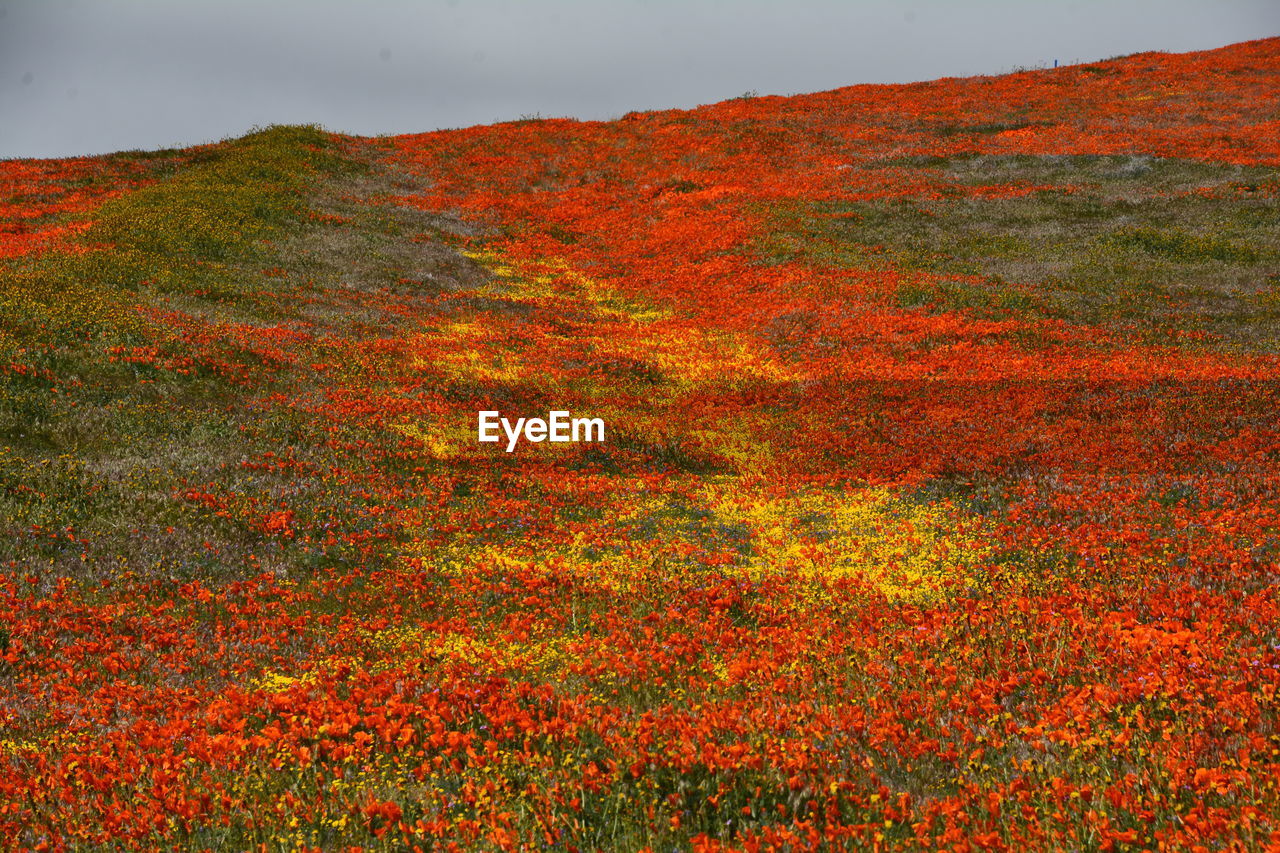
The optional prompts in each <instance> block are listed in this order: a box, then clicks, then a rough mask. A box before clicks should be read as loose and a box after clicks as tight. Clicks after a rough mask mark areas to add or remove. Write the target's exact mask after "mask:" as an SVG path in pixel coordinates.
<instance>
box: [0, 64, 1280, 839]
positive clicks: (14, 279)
mask: <svg viewBox="0 0 1280 853" xmlns="http://www.w3.org/2000/svg"><path fill="white" fill-rule="evenodd" d="M1278 103H1280V39H1270V40H1265V41H1257V42H1250V43H1245V44H1241V45H1235V46H1231V47H1228V48H1224V49H1221V50H1216V51H1210V52H1205V53H1195V54H1183V55H1168V54H1138V55H1133V56H1129V57H1121V58H1117V59H1113V60H1109V61H1107V62H1100V63H1093V64H1088V65H1076V66H1069V67H1064V68H1058V69H1052V70H1039V71H1029V72H1022V73H1016V74H1010V75H1006V76H1001V77H986V78H971V79H948V80H939V81H934V82H930V83H920V84H912V85H904V86H856V87H851V88H846V89H839V90H835V91H831V92H824V93H818V94H813V95H802V96H795V97H789V98H778V97H751V98H742V99H736V100H733V101H727V102H724V103H720V104H714V105H709V106H705V107H701V108H698V109H695V110H689V111H675V110H672V111H663V112H650V113H637V114H628V115H627V116H624V117H623V118H621V119H620V120H618V121H613V122H577V121H570V120H562V119H536V120H526V121H519V122H511V123H506V124H499V125H493V126H485V127H473V128H467V129H461V130H450V131H439V132H434V133H426V134H421V135H413V136H395V137H380V138H353V137H349V136H343V135H340V134H333V133H327V132H324V131H321V130H319V129H317V128H312V127H271V128H267V129H264V130H260V131H255V132H254V133H251V134H249V135H247V136H245V137H243V138H240V139H233V140H227V141H224V142H220V143H217V144H211V145H205V146H199V147H196V148H191V149H186V150H172V151H159V152H137V151H135V152H122V153H119V154H113V155H108V156H103V157H94V158H81V159H75V160H44V161H0V614H3V623H2V626H3V627H2V628H0V768H3V770H4V772H3V773H0V838H4V839H5V841H6V844H7V846H8V847H10V848H13V849H31V848H35V849H41V846H42V845H43V849H65V850H91V849H103V848H104V847H105V846H107V845H118V846H119V847H121V848H126V849H192V850H203V849H208V850H223V849H228V850H231V849H306V848H311V849H314V848H320V849H332V848H336V847H347V846H351V847H356V848H360V849H370V850H407V849H423V850H427V849H459V850H463V849H526V848H546V849H566V850H574V849H576V850H595V849H601V850H640V849H645V848H651V849H663V850H668V849H672V848H673V847H674V848H677V849H688V848H695V849H707V850H717V849H749V850H755V849H770V848H772V849H829V848H831V847H835V848H844V847H864V848H868V849H870V848H873V847H874V848H878V849H924V848H935V847H942V846H947V847H953V848H954V849H969V848H972V847H979V848H984V849H986V848H990V849H1005V850H1014V851H1018V850H1028V849H1079V850H1094V849H1098V850H1111V849H1142V848H1153V849H1154V848H1156V847H1162V848H1168V849H1194V848H1195V847H1196V846H1197V845H1202V846H1203V848H1204V849H1259V850H1261V849H1266V848H1268V847H1269V846H1270V845H1280V784H1278V783H1277V780H1278V779H1280V727H1278V726H1277V695H1276V694H1277V690H1276V685H1277V668H1280V602H1278V601H1277V596H1276V584H1277V582H1278V580H1280V534H1277V530H1280V421H1277V418H1276V414H1275V413H1276V411H1277V406H1278V405H1280V388H1278V386H1277V384H1276V380H1277V379H1278V378H1280V202H1278V201H1277V198H1278V196H1280V109H1278V108H1277V104H1278ZM490 411H493V412H499V413H501V415H502V416H505V417H509V418H510V419H511V421H512V422H514V421H515V420H516V419H517V418H534V417H539V418H549V417H550V416H549V413H550V412H554V411H565V412H569V413H572V416H574V417H582V418H592V419H595V418H598V419H600V421H601V422H602V423H603V425H604V433H605V434H604V440H603V441H586V440H582V441H566V442H559V443H552V442H550V441H543V442H536V441H532V440H529V434H528V433H526V434H525V435H526V438H525V439H524V440H515V441H512V442H510V445H509V444H508V441H507V439H506V438H505V437H503V438H502V440H501V441H496V442H493V443H489V442H481V441H479V440H478V433H477V430H478V427H479V424H478V419H479V418H480V417H481V413H483V412H490ZM509 446H510V450H508V447H509ZM966 845H967V846H966Z"/></svg>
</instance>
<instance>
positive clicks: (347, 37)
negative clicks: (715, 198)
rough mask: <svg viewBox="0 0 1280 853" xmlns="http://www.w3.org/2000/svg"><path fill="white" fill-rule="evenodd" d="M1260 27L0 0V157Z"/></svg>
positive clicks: (850, 4) (504, 116)
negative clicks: (271, 126)
mask: <svg viewBox="0 0 1280 853" xmlns="http://www.w3.org/2000/svg"><path fill="white" fill-rule="evenodd" d="M1273 35H1280V2H1278V0H967V2H963V1H962V0H946V1H945V2H944V0H777V1H776V2H766V0H418V2H410V0H352V2H334V0H0V157H55V156H67V155H72V154H96V153H103V152H107V151H117V150H121V149H128V148H162V147H168V146H178V145H189V144H194V143H200V142H207V141H213V140H217V139H222V138H224V137H227V136H237V135H239V134H241V133H243V132H244V131H246V130H248V129H249V128H250V127H252V126H254V125H266V124H271V123H296V122H315V123H319V124H322V125H324V126H325V127H327V128H330V129H332V130H341V131H347V132H351V133H359V134H378V133H406V132H419V131H426V130H433V129H436V128H442V127H463V126H467V125H472V124H487V123H490V122H494V121H506V120H510V119H515V118H520V117H521V116H525V115H532V114H541V115H544V116H575V117H578V118H584V119H608V118H615V117H617V116H620V115H622V114H623V113H625V112H627V111H629V110H643V109H659V108H666V107H690V106H695V105H698V104H704V103H710V102H713V101H719V100H723V99H725V98H731V97H734V96H736V95H741V94H742V93H744V92H746V91H748V90H754V91H756V92H759V93H760V94H780V95H787V94H793V93H797V92H812V91H819V90H823V89H832V88H836V87H839V86H846V85H850V84H854V83H890V82H907V81H914V80H928V79H933V78H936V77H947V76H964V75H971V74H994V73H1000V72H1003V71H1008V70H1010V69H1012V68H1014V67H1015V66H1027V67H1030V66H1038V65H1051V64H1052V63H1053V61H1054V60H1055V59H1057V60H1059V61H1061V62H1063V63H1068V62H1074V61H1082V62H1087V61H1091V60H1096V59H1103V58H1106V57H1109V56H1114V55H1117V54H1124V53H1134V52H1137V51H1143V50H1171V51H1186V50H1201V49H1206V48H1213V47H1220V46H1222V45H1225V44H1231V43H1233V42H1238V41H1245V40H1248V39H1255V38H1262V37H1266V36H1273Z"/></svg>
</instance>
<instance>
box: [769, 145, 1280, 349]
mask: <svg viewBox="0 0 1280 853" xmlns="http://www.w3.org/2000/svg"><path fill="white" fill-rule="evenodd" d="M864 168H865V169H866V170H869V171H876V170H886V171H891V172H892V174H893V176H894V178H895V180H901V179H902V178H903V177H904V173H906V175H907V176H909V177H912V178H913V179H914V180H925V181H928V182H929V183H930V184H931V185H936V186H937V187H938V190H937V196H938V197H936V198H924V197H921V195H908V196H903V197H898V198H894V199H891V200H885V201H867V202H860V203H855V204H823V205H816V206H813V207H810V208H807V209H804V210H792V211H786V212H784V213H782V214H780V215H779V216H778V217H777V220H776V222H777V230H776V231H775V235H774V238H773V240H772V241H771V242H770V243H768V244H766V245H764V246H763V247H762V251H763V254H764V255H765V256H766V258H768V259H769V260H772V261H775V262H776V261H780V260H786V259H787V258H791V257H807V258H809V259H812V260H818V261H821V262H827V263H834V264H837V265H840V266H855V265H860V264H866V263H867V261H868V258H869V257H873V258H874V257H876V256H878V257H881V258H883V259H884V260H885V261H886V262H888V263H891V264H893V265H894V266H896V267H897V268H899V269H905V270H908V271H912V270H914V271H918V272H922V273H925V275H920V276H906V277H905V280H904V283H903V285H902V286H901V287H900V288H899V289H898V291H897V294H896V299H897V301H898V303H899V304H900V305H902V306H904V307H913V308H914V307H922V308H934V309H938V310H955V309H960V310H969V311H976V312H979V313H982V314H986V315H989V316H996V317H999V316H1008V315H1009V314H1010V313H1018V314H1024V315H1025V314H1031V315H1033V316H1034V315H1038V316H1045V317H1056V318H1061V319H1066V320H1071V321H1078V322H1083V323H1104V324H1112V325H1122V326H1134V327H1136V328H1137V329H1138V330H1139V331H1140V332H1142V333H1143V334H1146V335H1149V336H1151V337H1152V338H1153V339H1160V340H1163V339H1166V338H1167V335H1168V333H1169V332H1170V331H1179V332H1190V333H1209V334H1210V335H1214V336H1220V337H1221V339H1222V342H1223V345H1225V346H1228V347H1233V348H1244V349H1255V350H1267V351H1274V350H1276V349H1277V348H1278V347H1280V310H1277V309H1278V307H1280V306H1278V305H1277V300H1276V285H1277V277H1276V270H1277V269H1280V205H1278V204H1277V200H1276V199H1277V188H1280V173H1277V172H1276V170H1274V169H1266V168H1258V167H1255V168H1245V167H1236V166H1225V165H1212V164H1206V163H1198V162H1193V161H1180V160H1161V159H1154V158H1146V157H1093V156H1077V157H1034V156H1026V155H1023V156H1009V157H996V156H965V157H953V158H942V157H922V158H896V159H894V160H888V161H877V162H873V163H870V164H867V165H866V166H865V167H864ZM912 173H914V174H912Z"/></svg>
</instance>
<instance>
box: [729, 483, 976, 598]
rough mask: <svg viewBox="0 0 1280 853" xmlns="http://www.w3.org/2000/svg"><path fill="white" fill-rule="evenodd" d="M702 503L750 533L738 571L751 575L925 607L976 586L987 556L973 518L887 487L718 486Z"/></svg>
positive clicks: (947, 505) (955, 509)
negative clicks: (864, 586)
mask: <svg viewBox="0 0 1280 853" xmlns="http://www.w3.org/2000/svg"><path fill="white" fill-rule="evenodd" d="M706 499H707V503H708V505H709V506H710V507H712V508H713V509H714V510H715V512H716V515H717V517H718V518H720V519H722V520H724V521H728V522H736V523H741V524H745V525H747V526H748V527H749V528H750V529H751V530H752V531H753V534H754V535H753V539H752V546H753V548H752V552H751V554H750V555H749V556H747V557H744V560H743V562H742V563H741V565H740V566H739V569H740V570H741V571H744V572H746V573H748V574H750V575H752V576H756V577H759V576H763V575H767V574H770V573H774V572H785V573H800V574H806V575H810V576H812V577H813V578H814V579H815V580H820V581H830V580H838V579H843V578H853V579H857V580H862V581H865V582H867V583H868V584H869V585H871V586H872V587H873V588H875V589H877V590H879V592H881V593H882V594H883V595H885V596H886V597H888V598H889V599H891V600H895V601H910V602H925V601H929V600H932V599H935V598H937V597H938V596H940V595H943V594H945V590H946V586H947V582H948V581H961V580H967V581H969V582H971V583H976V579H975V578H973V574H974V570H975V568H976V567H977V565H978V564H979V563H980V562H981V560H982V559H983V558H984V557H985V556H986V554H987V553H988V548H987V546H986V545H984V544H983V543H982V540H981V536H980V531H979V527H980V522H979V520H978V519H976V518H975V517H973V516H971V515H968V514H966V513H964V512H963V511H961V510H959V509H958V508H956V507H954V506H951V505H949V504H921V503H917V502H915V501H912V500H909V499H906V498H903V497H902V496H900V495H897V494H896V493H894V492H893V491H892V490H890V489H887V488H867V489H863V490H861V491H858V492H854V493H839V492H834V491H820V492H810V493H807V494H802V495H797V496H787V497H779V498H767V497H762V496H759V495H753V494H750V493H747V494H743V493H742V492H741V490H739V489H736V488H735V484H734V483H732V482H726V481H721V482H720V483H719V484H716V485H713V486H712V487H710V488H709V489H708V493H707V496H706Z"/></svg>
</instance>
